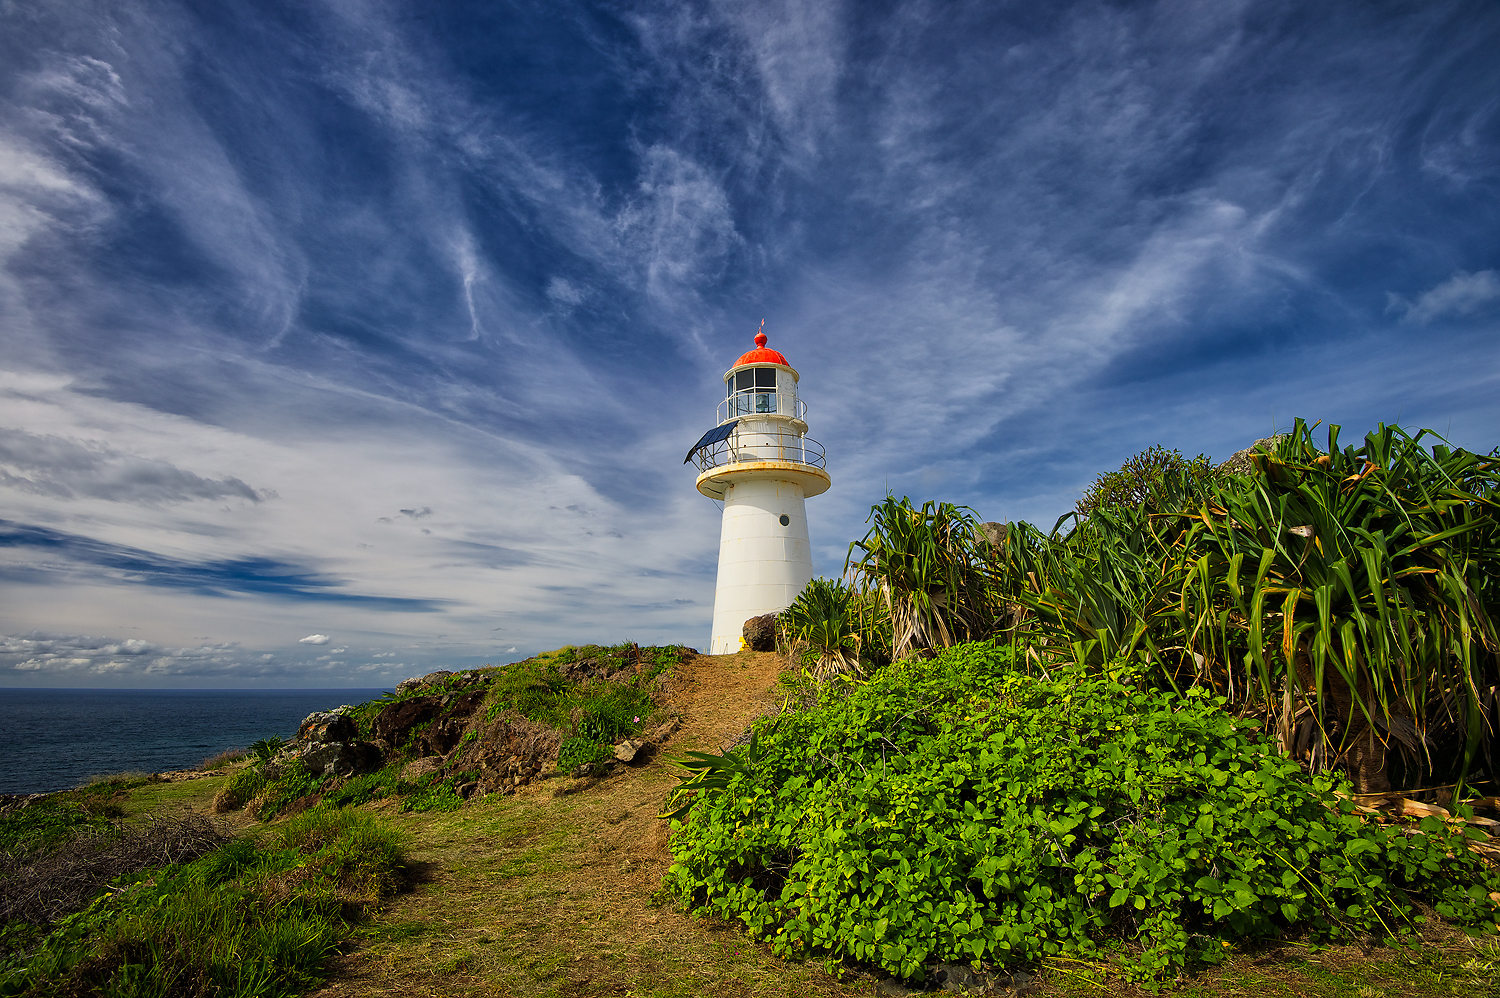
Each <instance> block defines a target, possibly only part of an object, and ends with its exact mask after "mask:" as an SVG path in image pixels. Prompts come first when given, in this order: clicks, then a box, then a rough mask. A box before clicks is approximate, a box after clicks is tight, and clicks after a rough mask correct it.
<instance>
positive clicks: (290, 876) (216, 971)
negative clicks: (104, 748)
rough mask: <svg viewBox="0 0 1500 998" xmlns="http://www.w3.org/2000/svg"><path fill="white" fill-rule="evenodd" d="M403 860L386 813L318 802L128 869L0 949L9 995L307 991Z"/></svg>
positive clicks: (384, 893) (1, 990) (0, 988)
mask: <svg viewBox="0 0 1500 998" xmlns="http://www.w3.org/2000/svg"><path fill="white" fill-rule="evenodd" d="M404 863H405V842H404V838H403V836H402V835H401V834H400V833H398V832H396V831H395V830H394V829H392V828H391V827H390V826H389V825H387V824H384V823H382V822H381V821H379V820H378V819H376V818H374V817H373V816H371V815H368V814H363V813H360V812H357V811H348V810H344V811H339V810H326V809H315V810H313V811H310V812H307V813H306V814H303V815H301V816H299V817H297V818H295V819H293V820H292V821H290V822H288V823H287V824H286V825H285V826H283V827H282V828H280V829H279V830H278V831H277V832H276V833H275V834H274V835H273V836H271V837H270V838H269V840H268V841H267V842H265V843H263V844H261V843H256V842H254V841H251V840H249V839H238V840H234V841H231V842H229V843H228V844H226V845H225V846H223V847H222V848H220V849H218V850H215V851H214V852H211V853H209V854H208V855H205V856H203V857H201V858H199V859H197V860H194V861H193V862H190V863H184V864H179V865H173V866H168V867H163V868H159V869H156V870H148V871H142V872H139V873H135V874H129V875H126V876H123V877H122V878H120V879H119V880H117V881H116V884H115V886H114V887H113V888H112V889H111V890H110V891H109V892H107V893H105V894H102V895H101V896H100V897H99V898H98V899H96V900H95V901H94V902H93V903H92V904H90V905H89V906H88V907H86V908H85V909H84V910H82V911H79V912H76V913H74V914H72V915H69V916H66V917H63V918H61V919H59V920H58V921H57V922H56V923H55V924H53V925H52V926H50V927H48V931H47V934H46V935H45V936H44V937H43V938H42V939H41V940H40V942H39V943H38V944H36V945H34V946H28V947H27V948H26V949H25V950H24V951H17V950H13V951H10V952H7V953H5V954H4V956H3V957H0V995H6V996H12V995H14V996H40V995H53V994H80V995H81V994H109V995H117V996H122V998H125V996H142V998H145V996H155V995H176V994H183V995H199V994H202V995H218V996H224V998H239V996H245V998H249V996H275V995H295V994H300V993H302V992H304V991H305V990H306V989H307V988H308V987H310V986H311V985H312V984H315V983H316V982H317V981H319V980H321V978H322V973H323V967H324V961H325V958H326V957H327V956H328V955H329V954H330V953H332V952H333V951H334V950H335V949H336V948H337V947H338V946H339V945H340V943H341V941H342V940H343V939H344V938H346V937H347V936H348V935H349V932H350V927H351V924H352V923H353V922H354V921H357V920H358V919H359V918H361V917H363V915H364V914H365V913H367V912H369V911H371V910H373V909H374V908H375V907H377V906H379V905H380V904H382V903H383V902H384V901H386V900H387V899H389V898H390V897H392V896H393V895H394V894H395V893H396V892H397V891H398V890H399V889H400V888H401V886H402V884H403V883H404ZM10 938H18V937H10Z"/></svg>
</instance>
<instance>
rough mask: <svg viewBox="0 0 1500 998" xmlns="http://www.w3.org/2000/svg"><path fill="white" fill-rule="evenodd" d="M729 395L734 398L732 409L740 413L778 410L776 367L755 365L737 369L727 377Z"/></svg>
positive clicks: (726, 383) (726, 385) (726, 386)
mask: <svg viewBox="0 0 1500 998" xmlns="http://www.w3.org/2000/svg"><path fill="white" fill-rule="evenodd" d="M725 388H726V389H728V395H729V397H730V398H732V399H734V403H733V405H732V406H731V410H732V411H733V412H734V413H735V414H738V415H743V414H745V413H751V412H776V411H777V406H776V369H775V368H774V367H754V368H751V369H750V370H748V371H736V372H735V373H734V376H733V377H731V378H726V379H725Z"/></svg>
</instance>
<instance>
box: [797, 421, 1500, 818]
mask: <svg viewBox="0 0 1500 998" xmlns="http://www.w3.org/2000/svg"><path fill="white" fill-rule="evenodd" d="M1313 429H1314V428H1313V427H1310V426H1308V425H1306V424H1305V423H1303V422H1301V421H1300V420H1299V421H1298V422H1297V423H1296V425H1295V426H1294V427H1293V428H1292V430H1291V431H1290V432H1288V433H1286V434H1283V435H1280V436H1277V437H1274V438H1270V439H1268V440H1267V441H1263V442H1262V448H1263V449H1262V450H1260V451H1259V452H1256V453H1254V454H1252V455H1250V456H1249V459H1248V460H1243V459H1241V458H1240V457H1239V456H1237V458H1236V462H1235V463H1234V466H1233V468H1230V467H1228V466H1221V467H1220V468H1217V469H1216V468H1213V467H1212V466H1211V465H1210V464H1209V462H1208V461H1207V459H1206V458H1203V457H1202V456H1201V455H1200V456H1199V457H1198V458H1194V459H1191V460H1189V459H1186V458H1183V457H1182V456H1181V455H1180V454H1178V453H1177V452H1175V451H1168V450H1165V449H1163V448H1153V449H1152V450H1150V451H1147V452H1145V453H1143V454H1141V455H1137V457H1136V458H1134V459H1132V461H1131V462H1127V464H1126V466H1125V467H1123V468H1122V469H1120V471H1118V472H1111V473H1110V474H1108V475H1105V476H1101V477H1100V479H1099V480H1098V481H1097V482H1096V483H1095V484H1094V486H1092V487H1091V488H1090V490H1089V491H1088V492H1087V493H1086V494H1085V496H1084V499H1083V501H1082V503H1081V505H1080V508H1081V509H1086V510H1087V513H1088V515H1087V516H1082V515H1079V514H1078V513H1073V514H1069V515H1068V516H1066V517H1064V518H1062V519H1061V520H1059V521H1058V523H1057V524H1056V525H1055V526H1054V527H1053V528H1052V529H1051V530H1050V531H1048V530H1044V529H1040V528H1037V527H1035V526H1033V525H1031V524H1029V523H1024V522H1022V523H1012V524H1007V525H1005V526H1004V527H1000V526H999V525H989V524H986V525H984V527H985V530H981V529H980V525H979V524H977V523H976V522H975V519H976V518H975V517H974V516H973V514H972V512H971V511H969V510H967V509H964V508H962V507H956V506H952V505H949V504H947V503H935V502H927V503H924V504H922V505H921V506H917V505H916V504H914V503H912V502H911V501H910V500H908V499H896V498H895V497H890V496H888V497H887V498H886V499H885V500H884V501H883V502H881V503H879V504H878V505H876V506H875V507H874V508H873V509H872V511H871V519H870V522H871V527H870V530H869V532H868V533H867V534H866V536H865V537H864V538H863V539H862V540H860V541H856V542H855V543H854V544H853V545H852V546H851V548H850V556H849V559H848V561H847V563H846V566H845V570H846V574H847V577H848V581H849V583H850V586H851V588H850V589H848V590H847V591H846V592H844V593H842V598H843V602H842V603H840V602H839V601H837V600H829V599H814V598H813V597H814V596H816V595H818V594H816V593H811V592H809V593H807V594H804V596H805V597H807V598H806V599H804V600H801V601H799V604H798V606H799V613H798V619H797V621H796V625H797V627H798V628H799V629H800V630H802V631H804V632H807V633H812V634H827V635H831V636H832V638H831V640H829V641H828V642H827V644H828V645H829V646H831V647H836V648H838V649H839V652H838V654H840V655H841V656H843V657H844V658H847V657H848V656H850V655H857V656H858V659H859V662H858V668H855V667H854V666H852V665H850V666H847V667H846V671H851V672H853V671H865V672H868V671H869V669H870V668H871V667H872V666H873V665H875V664H876V656H875V655H874V651H875V649H876V648H877V647H885V648H887V649H888V650H889V654H890V656H892V657H896V658H900V657H902V656H903V655H907V654H930V653H932V652H933V651H934V650H936V649H941V648H945V647H949V646H951V645H953V644H955V643H957V642H960V641H964V640H970V639H973V638H983V637H996V636H1000V637H1004V638H1005V639H1007V640H1009V641H1012V642H1014V643H1015V644H1016V645H1017V646H1018V647H1022V648H1024V649H1026V655H1027V656H1028V658H1029V660H1030V661H1031V662H1032V663H1033V664H1035V665H1040V666H1050V665H1051V664H1054V663H1057V662H1061V661H1073V662H1077V663H1083V664H1086V665H1088V666H1090V667H1092V668H1094V669H1098V668H1100V667H1102V665H1103V664H1104V663H1106V662H1115V661H1123V660H1129V661H1133V662H1135V663H1137V664H1138V665H1139V667H1140V668H1141V670H1142V674H1143V677H1144V680H1145V681H1146V682H1148V683H1151V684H1153V685H1157V686H1161V687H1163V688H1167V689H1175V690H1183V689H1187V688H1189V687H1194V686H1197V687H1204V688H1206V689H1208V690H1210V691H1212V692H1213V693H1215V694H1217V695H1219V696H1222V697H1223V698H1224V699H1225V700H1226V702H1227V704H1228V706H1229V708H1230V709H1231V710H1233V711H1234V712H1236V713H1238V714H1241V715H1244V716H1251V717H1256V718H1259V719H1260V721H1261V724H1262V726H1263V729H1264V730H1265V732H1266V733H1267V734H1269V735H1271V736H1273V737H1274V738H1275V739H1276V740H1277V743H1278V744H1279V745H1280V747H1281V748H1282V750H1283V751H1284V752H1286V753H1287V754H1288V755H1289V756H1291V757H1293V758H1296V759H1298V760H1300V761H1302V762H1303V763H1304V764H1306V765H1307V766H1308V767H1309V768H1311V769H1313V770H1323V769H1326V768H1330V767H1333V768H1341V769H1344V770H1345V771H1347V772H1348V773H1349V775H1350V777H1351V778H1352V779H1353V780H1354V782H1355V785H1356V787H1357V788H1358V789H1359V790H1360V791H1362V792H1380V791H1383V790H1385V789H1387V788H1390V787H1396V788H1403V789H1411V788H1416V787H1422V786H1431V785H1433V784H1438V785H1451V784H1453V783H1455V782H1456V783H1458V784H1460V786H1462V785H1463V784H1464V783H1465V782H1466V781H1472V780H1474V779H1488V780H1490V781H1494V780H1495V779H1496V777H1497V775H1500V753H1497V745H1500V741H1497V733H1500V489H1497V485H1500V458H1497V455H1496V454H1495V453H1491V454H1489V455H1487V456H1486V455H1479V454H1474V453H1471V452H1468V451H1464V450H1461V449H1455V448H1451V447H1449V446H1447V445H1446V444H1445V443H1443V442H1442V440H1441V438H1439V437H1437V436H1436V435H1435V434H1432V433H1431V432H1430V431H1425V430H1424V431H1421V432H1418V433H1416V434H1415V435H1412V434H1408V433H1406V432H1405V431H1403V430H1401V429H1400V428H1399V427H1394V426H1380V427H1378V428H1377V429H1375V430H1374V431H1372V432H1371V433H1368V434H1366V435H1365V437H1364V438H1363V440H1362V441H1360V442H1359V443H1357V444H1341V443H1340V441H1339V427H1337V426H1330V427H1329V428H1328V431H1327V438H1326V443H1323V444H1321V445H1320V443H1319V442H1318V441H1316V440H1315V439H1314V435H1313ZM1235 469H1242V470H1235ZM986 533H988V535H986ZM820 584H821V585H825V586H826V583H822V582H821V580H820V581H819V582H818V583H815V585H820ZM875 600H878V601H879V602H880V603H881V604H882V605H883V607H884V608H885V609H886V611H887V613H886V614H885V615H884V617H883V619H882V621H881V628H883V629H881V630H877V629H876V628H875V627H873V626H871V621H869V620H867V618H866V617H865V616H863V615H858V614H856V615H852V616H851V615H850V614H849V613H848V612H847V611H848V608H849V607H851V606H858V605H861V603H862V602H863V603H864V604H866V605H867V604H868V603H870V602H872V601H875ZM789 616H790V612H789V614H787V615H784V618H787V617H789Z"/></svg>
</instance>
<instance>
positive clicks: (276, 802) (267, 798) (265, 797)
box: [251, 761, 324, 821]
mask: <svg viewBox="0 0 1500 998" xmlns="http://www.w3.org/2000/svg"><path fill="white" fill-rule="evenodd" d="M323 784H324V779H323V778H322V777H319V776H314V775H313V774H312V773H310V772H308V771H307V767H306V766H304V765H302V763H301V761H293V762H291V763H289V764H288V765H285V766H279V767H277V771H276V773H275V775H274V776H272V777H270V778H268V779H266V781H265V783H264V785H263V786H262V787H261V788H260V790H259V791H257V792H256V794H255V796H254V798H252V801H251V803H253V804H254V805H255V816H256V817H257V818H259V819H260V820H261V821H270V820H271V819H272V818H275V817H276V816H277V815H279V814H281V813H283V812H284V811H286V809H287V808H288V807H290V806H291V805H292V804H294V803H296V802H297V801H300V800H303V799H304V798H308V797H311V796H312V795H313V794H315V793H317V792H318V791H319V789H321V788H322V786H323Z"/></svg>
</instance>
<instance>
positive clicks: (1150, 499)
mask: <svg viewBox="0 0 1500 998" xmlns="http://www.w3.org/2000/svg"><path fill="white" fill-rule="evenodd" d="M1222 477H1223V475H1222V474H1221V473H1219V472H1218V471H1216V470H1215V468H1214V464H1213V462H1212V461H1210V460H1209V458H1208V456H1207V455H1205V454H1199V455H1198V456H1197V457H1193V458H1187V457H1183V456H1182V452H1181V451H1179V450H1176V449H1175V448H1167V447H1163V446H1161V445H1160V444H1157V445H1156V446H1154V447H1149V448H1147V449H1146V450H1143V451H1141V452H1140V453H1139V454H1136V455H1134V456H1132V457H1131V458H1130V459H1129V460H1127V461H1126V462H1125V463H1124V464H1122V465H1121V466H1120V468H1119V470H1117V471H1106V472H1105V473H1104V474H1102V475H1100V476H1099V477H1098V478H1096V479H1094V482H1093V484H1092V485H1090V486H1089V487H1088V488H1086V489H1084V490H1083V495H1082V496H1081V497H1080V498H1079V500H1078V505H1077V507H1076V508H1077V510H1078V512H1079V513H1081V514H1083V515H1084V516H1088V515H1089V514H1091V513H1093V512H1094V511H1095V510H1097V509H1120V508H1140V509H1145V510H1146V511H1147V512H1151V513H1157V512H1162V511H1165V510H1171V509H1173V508H1174V507H1175V506H1176V505H1177V503H1178V502H1180V501H1181V499H1182V496H1183V493H1184V491H1185V489H1186V490H1187V491H1191V492H1196V493H1199V494H1201V493H1202V492H1205V491H1207V489H1206V488H1205V487H1206V486H1208V485H1210V484H1212V483H1214V482H1216V481H1218V480H1220V479H1221V478H1222Z"/></svg>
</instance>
